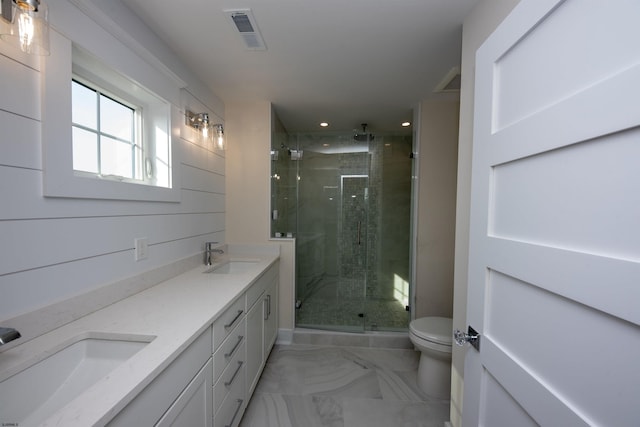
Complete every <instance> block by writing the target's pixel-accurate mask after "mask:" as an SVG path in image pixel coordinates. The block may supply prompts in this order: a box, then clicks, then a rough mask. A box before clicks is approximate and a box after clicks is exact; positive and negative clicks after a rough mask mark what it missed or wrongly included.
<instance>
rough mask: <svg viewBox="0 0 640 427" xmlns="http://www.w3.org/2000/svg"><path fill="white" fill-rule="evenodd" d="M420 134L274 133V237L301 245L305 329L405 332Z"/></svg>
mask: <svg viewBox="0 0 640 427" xmlns="http://www.w3.org/2000/svg"><path fill="white" fill-rule="evenodd" d="M411 151H412V135H410V134H408V135H402V134H398V135H391V134H385V135H381V134H376V135H373V134H371V133H367V132H366V128H365V129H363V132H356V133H355V134H354V133H329V132H317V133H300V134H295V135H286V134H280V135H274V137H273V139H272V149H271V209H272V213H271V234H272V237H282V238H287V237H294V238H295V239H296V292H295V299H296V316H295V321H296V327H304V328H318V329H326V330H335V331H346V332H364V331H376V330H377V331H406V329H407V327H408V323H409V318H410V313H409V311H408V305H409V289H410V230H411V224H410V221H411V194H412V192H411V185H412V180H411V176H412V164H411V163H412V161H411V159H410V154H411Z"/></svg>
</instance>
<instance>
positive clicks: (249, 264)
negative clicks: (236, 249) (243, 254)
mask: <svg viewBox="0 0 640 427" xmlns="http://www.w3.org/2000/svg"><path fill="white" fill-rule="evenodd" d="M258 262H259V261H258V260H254V259H246V260H231V261H229V262H225V263H223V264H219V265H214V266H213V267H211V268H209V269H207V270H206V271H205V273H213V274H237V273H246V272H247V271H249V270H251V269H252V268H253V267H255V265H256V264H257V263H258Z"/></svg>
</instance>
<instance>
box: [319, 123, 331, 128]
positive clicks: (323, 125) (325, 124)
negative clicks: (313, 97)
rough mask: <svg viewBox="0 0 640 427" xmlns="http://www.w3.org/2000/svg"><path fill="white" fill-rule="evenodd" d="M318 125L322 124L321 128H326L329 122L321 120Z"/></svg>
mask: <svg viewBox="0 0 640 427" xmlns="http://www.w3.org/2000/svg"><path fill="white" fill-rule="evenodd" d="M320 126H322V127H323V128H326V127H327V126H329V123H327V122H322V123H320Z"/></svg>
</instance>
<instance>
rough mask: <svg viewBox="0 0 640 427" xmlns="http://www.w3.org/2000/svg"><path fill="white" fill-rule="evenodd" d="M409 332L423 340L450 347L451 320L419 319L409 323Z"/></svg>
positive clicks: (444, 318)
mask: <svg viewBox="0 0 640 427" xmlns="http://www.w3.org/2000/svg"><path fill="white" fill-rule="evenodd" d="M409 331H410V332H411V333H412V334H414V335H415V336H417V337H419V338H422V339H423V340H426V341H430V342H433V343H437V344H441V345H447V346H450V345H451V343H452V341H453V340H452V336H453V320H452V319H451V318H448V317H421V318H419V319H415V320H412V321H411V323H410V324H409Z"/></svg>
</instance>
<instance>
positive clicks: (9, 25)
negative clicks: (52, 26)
mask: <svg viewBox="0 0 640 427" xmlns="http://www.w3.org/2000/svg"><path fill="white" fill-rule="evenodd" d="M0 3H1V9H0V11H1V12H2V18H3V21H4V22H0V37H1V38H2V39H3V40H6V41H8V42H9V43H11V44H12V45H14V46H17V47H19V48H20V50H22V51H23V52H25V53H28V54H31V55H49V9H48V8H47V5H46V4H44V3H42V2H41V1H40V0H0Z"/></svg>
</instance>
